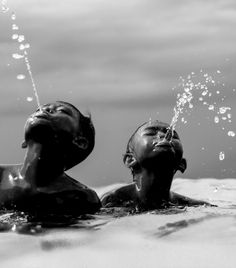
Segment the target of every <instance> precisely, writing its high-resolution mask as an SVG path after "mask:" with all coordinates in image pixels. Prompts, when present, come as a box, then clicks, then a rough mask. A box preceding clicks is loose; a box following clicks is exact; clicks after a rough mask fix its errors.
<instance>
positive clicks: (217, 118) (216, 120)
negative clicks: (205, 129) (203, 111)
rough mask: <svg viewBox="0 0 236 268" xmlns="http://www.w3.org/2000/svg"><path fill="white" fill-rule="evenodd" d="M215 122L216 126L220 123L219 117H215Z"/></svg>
mask: <svg viewBox="0 0 236 268" xmlns="http://www.w3.org/2000/svg"><path fill="white" fill-rule="evenodd" d="M214 122H215V123H216V124H218V123H219V122H220V119H219V117H218V116H215V118H214Z"/></svg>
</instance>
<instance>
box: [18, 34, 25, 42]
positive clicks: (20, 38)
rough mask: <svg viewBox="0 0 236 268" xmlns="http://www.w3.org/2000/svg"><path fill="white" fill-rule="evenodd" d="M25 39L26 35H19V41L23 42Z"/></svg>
mask: <svg viewBox="0 0 236 268" xmlns="http://www.w3.org/2000/svg"><path fill="white" fill-rule="evenodd" d="M24 40H25V37H24V35H19V37H18V42H19V43H21V42H23V41H24Z"/></svg>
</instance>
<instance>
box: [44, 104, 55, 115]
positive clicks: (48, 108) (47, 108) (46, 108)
mask: <svg viewBox="0 0 236 268" xmlns="http://www.w3.org/2000/svg"><path fill="white" fill-rule="evenodd" d="M42 111H43V112H46V113H49V114H52V113H53V112H54V109H53V107H50V106H47V107H43V108H42Z"/></svg>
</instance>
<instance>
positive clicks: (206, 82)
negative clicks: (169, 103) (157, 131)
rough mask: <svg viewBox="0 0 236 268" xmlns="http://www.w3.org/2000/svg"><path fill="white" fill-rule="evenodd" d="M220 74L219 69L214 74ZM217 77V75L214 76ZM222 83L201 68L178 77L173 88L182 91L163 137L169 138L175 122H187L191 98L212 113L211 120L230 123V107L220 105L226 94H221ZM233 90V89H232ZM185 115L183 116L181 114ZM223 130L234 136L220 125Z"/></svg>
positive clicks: (220, 156) (222, 158)
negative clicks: (196, 71) (176, 83)
mask: <svg viewBox="0 0 236 268" xmlns="http://www.w3.org/2000/svg"><path fill="white" fill-rule="evenodd" d="M219 74H221V71H220V70H217V71H216V76H217V75H219ZM216 78H217V77H216ZM224 86H225V85H224V84H223V83H220V82H218V81H217V79H213V77H212V76H211V75H209V74H208V73H204V72H203V70H201V71H200V72H199V73H198V74H195V73H194V72H192V73H191V74H189V75H188V76H187V77H186V78H183V77H180V83H179V84H178V86H177V87H175V88H173V90H175V89H177V90H180V91H182V93H178V94H177V101H176V105H175V107H174V116H173V118H172V120H171V123H170V127H169V129H168V131H167V133H166V136H165V139H166V140H169V141H170V140H171V138H172V136H173V132H174V130H175V127H176V124H177V122H178V121H179V120H180V121H181V122H183V123H184V124H186V123H187V120H186V118H185V117H186V114H187V115H190V114H191V110H192V109H193V107H194V105H193V103H192V101H193V99H194V98H195V99H198V101H199V102H200V103H202V105H204V106H206V107H207V108H208V110H209V112H211V113H214V114H215V115H214V116H213V118H214V119H213V122H214V123H215V124H218V125H219V126H221V124H220V123H221V122H225V123H228V124H230V123H231V122H232V114H231V107H229V106H226V105H220V103H224V101H225V98H226V96H224V95H223V96H222V94H221V88H224ZM233 92H235V89H233ZM216 99H217V100H218V102H217V101H216ZM183 115H185V116H183ZM222 130H223V131H226V133H227V136H228V137H235V132H234V131H233V130H231V129H229V127H225V126H224V127H222ZM219 159H220V160H221V161H222V160H224V159H225V153H224V152H220V154H219Z"/></svg>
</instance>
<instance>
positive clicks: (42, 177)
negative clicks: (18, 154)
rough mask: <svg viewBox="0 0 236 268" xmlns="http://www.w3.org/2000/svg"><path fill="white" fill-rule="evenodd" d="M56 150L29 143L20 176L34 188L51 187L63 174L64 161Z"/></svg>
mask: <svg viewBox="0 0 236 268" xmlns="http://www.w3.org/2000/svg"><path fill="white" fill-rule="evenodd" d="M60 155H61V154H60V152H59V151H58V149H56V148H53V146H52V148H49V146H48V145H47V148H45V146H44V145H42V144H40V143H35V142H31V141H30V142H28V146H27V152H26V155H25V159H24V163H23V166H22V168H21V171H20V175H21V177H22V178H24V180H25V181H26V182H28V183H29V184H30V185H31V186H32V187H43V186H46V185H49V184H50V183H51V182H52V181H53V180H55V179H56V178H58V176H60V175H62V174H63V164H62V159H60V157H59V156H60Z"/></svg>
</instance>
